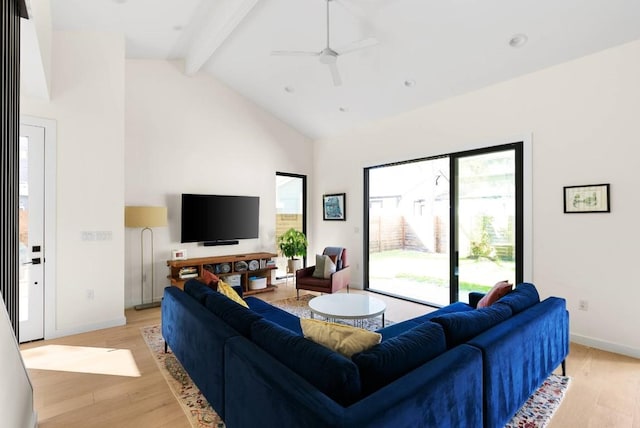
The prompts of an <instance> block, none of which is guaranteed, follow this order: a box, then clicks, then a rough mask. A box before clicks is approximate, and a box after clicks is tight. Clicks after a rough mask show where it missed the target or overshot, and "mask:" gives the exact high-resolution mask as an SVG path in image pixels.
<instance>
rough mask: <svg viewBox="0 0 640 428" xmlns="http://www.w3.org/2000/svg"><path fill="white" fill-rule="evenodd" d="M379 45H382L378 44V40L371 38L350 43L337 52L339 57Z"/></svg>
mask: <svg viewBox="0 0 640 428" xmlns="http://www.w3.org/2000/svg"><path fill="white" fill-rule="evenodd" d="M378 43H380V42H378V39H376V38H374V37H369V38H366V39H362V40H358V41H355V42H353V43H349V44H348V45H346V46H342V47H341V48H340V49H336V50H335V51H336V52H337V53H338V55H344V54H348V53H350V52H354V51H359V50H361V49H366V48H370V47H371V46H375V45H377V44H378Z"/></svg>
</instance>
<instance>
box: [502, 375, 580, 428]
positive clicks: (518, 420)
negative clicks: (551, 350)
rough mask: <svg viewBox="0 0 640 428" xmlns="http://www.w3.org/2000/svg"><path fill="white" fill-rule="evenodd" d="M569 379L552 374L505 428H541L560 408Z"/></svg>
mask: <svg viewBox="0 0 640 428" xmlns="http://www.w3.org/2000/svg"><path fill="white" fill-rule="evenodd" d="M570 381H571V378H570V377H567V376H560V375H555V374H552V375H551V376H549V377H548V378H547V380H545V381H544V382H543V383H542V385H540V388H538V390H537V391H536V392H534V393H533V395H532V396H531V397H529V399H528V400H527V401H526V402H525V403H524V406H522V408H521V409H520V410H519V411H518V413H516V415H515V416H514V417H513V418H512V419H511V420H510V421H509V423H508V424H507V425H506V426H505V428H543V427H546V426H547V425H548V424H549V422H550V421H551V417H552V416H553V414H554V413H555V412H556V410H558V407H560V403H562V399H563V398H564V395H565V393H566V392H567V389H569V383H570Z"/></svg>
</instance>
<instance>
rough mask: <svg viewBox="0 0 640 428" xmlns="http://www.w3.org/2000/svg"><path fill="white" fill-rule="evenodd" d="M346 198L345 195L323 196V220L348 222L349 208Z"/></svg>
mask: <svg viewBox="0 0 640 428" xmlns="http://www.w3.org/2000/svg"><path fill="white" fill-rule="evenodd" d="M345 197H346V194H345V193H334V194H330V195H322V219H323V220H346V219H347V206H346V201H345Z"/></svg>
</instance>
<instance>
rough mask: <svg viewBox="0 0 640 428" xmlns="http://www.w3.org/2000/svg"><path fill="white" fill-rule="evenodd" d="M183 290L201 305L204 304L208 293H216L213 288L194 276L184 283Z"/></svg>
mask: <svg viewBox="0 0 640 428" xmlns="http://www.w3.org/2000/svg"><path fill="white" fill-rule="evenodd" d="M184 292H185V293H187V294H188V295H189V296H191V297H193V298H194V299H196V300H197V301H198V303H200V304H201V305H204V303H205V301H206V300H207V296H208V295H209V294H213V293H217V291H215V290H214V289H213V288H211V287H209V286H207V285H205V284H203V283H201V282H200V281H198V280H197V279H194V278H191V279H190V280H188V281H187V282H185V283H184Z"/></svg>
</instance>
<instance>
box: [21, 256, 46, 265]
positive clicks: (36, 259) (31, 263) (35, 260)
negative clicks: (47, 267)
mask: <svg viewBox="0 0 640 428" xmlns="http://www.w3.org/2000/svg"><path fill="white" fill-rule="evenodd" d="M41 263H42V259H41V258H40V257H36V258H33V259H31V261H30V262H26V263H22V265H23V266H24V265H39V264H41Z"/></svg>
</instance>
